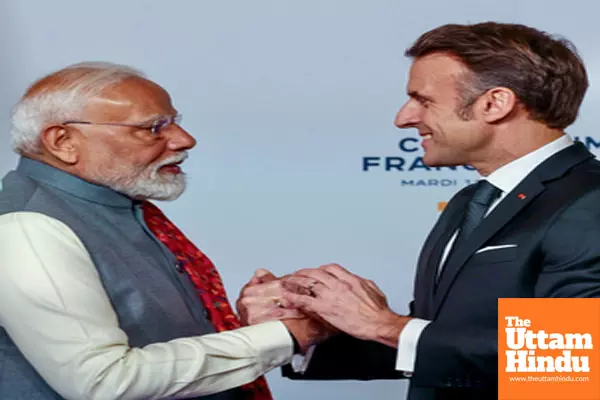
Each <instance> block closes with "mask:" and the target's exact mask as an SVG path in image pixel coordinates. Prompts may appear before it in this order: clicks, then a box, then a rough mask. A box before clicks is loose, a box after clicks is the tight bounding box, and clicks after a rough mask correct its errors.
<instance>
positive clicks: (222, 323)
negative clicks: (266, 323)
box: [142, 201, 273, 400]
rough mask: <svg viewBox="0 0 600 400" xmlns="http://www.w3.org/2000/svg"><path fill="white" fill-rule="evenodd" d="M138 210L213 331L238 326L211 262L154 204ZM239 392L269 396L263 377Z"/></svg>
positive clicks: (254, 398)
mask: <svg viewBox="0 0 600 400" xmlns="http://www.w3.org/2000/svg"><path fill="white" fill-rule="evenodd" d="M142 211H143V213H144V220H145V221H146V224H147V225H148V228H150V230H151V231H152V233H154V235H155V236H156V237H157V238H158V239H159V240H160V241H161V242H162V243H163V244H164V245H165V246H166V247H167V248H168V249H169V250H170V251H171V252H172V253H173V254H174V255H175V257H176V258H177V260H178V261H179V262H180V264H181V266H182V267H183V268H184V270H185V271H186V272H187V274H188V276H189V277H190V279H191V281H192V283H193V284H194V287H195V288H196V293H197V294H198V296H199V297H200V299H201V300H202V304H204V308H205V309H206V311H207V312H208V314H209V318H210V321H211V322H212V323H213V324H214V326H215V328H216V329H217V331H218V332H221V331H226V330H231V329H236V328H239V327H240V326H241V324H240V321H239V319H238V318H237V316H236V315H235V313H234V312H233V309H232V308H231V305H230V304H229V301H227V294H226V293H225V288H224V287H223V281H222V280H221V276H220V275H219V273H218V272H217V269H216V268H215V266H214V265H213V263H212V262H211V261H210V260H209V259H208V257H206V256H205V255H204V254H203V253H202V252H201V251H200V250H199V249H198V248H196V246H194V244H193V243H192V242H191V241H190V240H189V239H188V238H187V237H185V235H184V234H183V233H182V232H181V231H180V230H179V229H178V228H177V227H176V226H175V225H174V224H173V223H172V222H171V221H169V219H168V218H167V217H166V216H165V215H164V214H163V213H162V212H161V211H160V210H159V209H158V207H156V206H155V205H153V204H152V203H150V202H148V201H145V202H143V203H142ZM242 391H243V392H244V394H245V395H246V398H247V399H248V400H272V399H273V397H272V395H271V392H270V391H269V387H268V385H267V381H266V379H265V378H264V377H260V378H258V379H257V380H255V381H254V382H251V383H249V384H247V385H244V386H242Z"/></svg>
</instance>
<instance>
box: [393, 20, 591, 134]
mask: <svg viewBox="0 0 600 400" xmlns="http://www.w3.org/2000/svg"><path fill="white" fill-rule="evenodd" d="M433 53H448V54H449V55H452V56H454V57H457V58H458V59H459V60H460V61H462V63H463V64H464V65H465V66H466V67H467V68H468V69H469V70H470V71H471V74H469V75H470V76H466V77H465V79H461V81H460V88H459V89H460V95H461V99H462V100H463V105H462V107H461V108H462V111H463V112H464V113H465V114H467V115H468V113H469V110H470V106H471V105H472V104H473V103H474V102H475V101H476V100H477V98H478V97H479V96H481V95H482V94H483V93H485V92H486V91H487V90H489V89H492V88H494V87H499V86H502V87H506V88H508V89H511V90H512V91H514V92H515V94H516V96H517V98H518V99H519V101H520V102H521V103H522V104H523V106H524V107H525V109H526V110H527V111H528V112H529V114H530V116H531V118H532V119H533V120H536V121H540V122H543V123H545V124H546V125H547V126H549V127H551V128H556V129H564V128H566V127H567V126H569V125H571V124H572V123H573V122H574V121H575V119H576V118H577V113H578V111H579V107H580V105H581V102H582V101H583V97H584V95H585V92H586V90H587V88H588V77H587V73H586V70H585V66H584V64H583V61H582V60H581V58H580V56H579V55H578V54H577V50H576V49H575V46H574V45H573V44H572V43H571V42H569V41H568V40H566V39H564V38H556V37H553V36H551V35H549V34H548V33H546V32H542V31H539V30H537V29H534V28H531V27H528V26H525V25H518V24H504V23H497V22H484V23H479V24H473V25H458V24H448V25H443V26H440V27H438V28H435V29H433V30H431V31H429V32H426V33H424V34H423V35H421V37H419V38H418V39H417V41H416V42H415V43H414V44H413V45H412V46H411V47H410V48H409V49H407V50H406V53H405V55H406V56H408V57H411V58H415V59H416V58H419V57H423V56H426V55H429V54H433Z"/></svg>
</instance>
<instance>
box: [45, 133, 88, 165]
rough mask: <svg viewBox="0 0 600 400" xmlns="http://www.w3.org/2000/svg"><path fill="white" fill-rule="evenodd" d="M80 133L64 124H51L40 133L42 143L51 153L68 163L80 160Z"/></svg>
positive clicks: (71, 163)
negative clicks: (77, 133)
mask: <svg viewBox="0 0 600 400" xmlns="http://www.w3.org/2000/svg"><path fill="white" fill-rule="evenodd" d="M77 136H78V135H76V133H75V130H73V129H71V128H69V127H65V126H64V125H53V126H49V127H47V128H46V129H44V131H43V132H42V134H41V135H40V140H41V142H42V145H43V146H44V148H45V149H46V151H48V152H49V153H50V154H52V155H53V156H54V157H56V158H58V159H59V160H61V161H62V162H64V163H66V164H70V165H73V164H76V163H77V161H79V146H78V145H79V143H78V137H77Z"/></svg>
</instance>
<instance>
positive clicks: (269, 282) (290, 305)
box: [238, 264, 399, 340]
mask: <svg viewBox="0 0 600 400" xmlns="http://www.w3.org/2000/svg"><path fill="white" fill-rule="evenodd" d="M238 310H239V313H240V317H241V318H242V321H243V322H245V323H249V324H256V323H260V322H264V321H268V320H273V319H280V320H289V319H306V318H310V319H311V320H312V321H313V325H314V324H315V323H319V324H320V325H321V327H322V328H323V329H327V330H328V331H329V332H330V333H331V331H333V330H340V331H343V332H346V333H347V334H349V335H352V336H354V337H357V338H359V339H366V340H377V336H378V334H379V332H378V329H379V328H380V327H381V326H385V325H386V324H387V325H389V324H390V323H391V324H394V323H396V320H395V319H397V318H398V317H399V316H397V315H396V314H394V313H393V312H392V311H391V310H390V309H389V306H388V303H387V299H386V296H385V294H384V293H383V292H382V291H381V290H380V289H379V288H378V287H377V285H376V284H375V283H374V282H372V281H370V280H367V279H364V278H361V277H359V276H357V275H354V274H352V273H351V272H349V271H347V270H346V269H344V268H342V267H341V266H339V265H337V264H328V265H323V266H321V267H319V268H314V269H303V270H299V271H297V272H295V273H293V274H292V275H287V276H284V277H281V278H276V277H275V276H274V275H273V274H271V273H270V272H268V271H266V270H259V271H257V274H255V276H254V277H253V278H252V280H251V281H250V282H249V283H248V284H247V285H246V286H244V288H243V289H242V293H241V296H240V299H239V300H238Z"/></svg>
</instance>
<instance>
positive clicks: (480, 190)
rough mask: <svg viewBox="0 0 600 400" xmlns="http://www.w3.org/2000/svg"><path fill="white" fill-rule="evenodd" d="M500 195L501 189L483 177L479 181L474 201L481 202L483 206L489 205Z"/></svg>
mask: <svg viewBox="0 0 600 400" xmlns="http://www.w3.org/2000/svg"><path fill="white" fill-rule="evenodd" d="M499 195H500V189H498V188H497V187H496V186H494V185H492V184H491V183H489V182H488V181H487V180H485V179H482V180H480V181H479V182H477V189H476V190H475V194H473V199H472V200H471V201H472V202H474V203H477V204H481V205H482V206H489V205H490V204H492V202H493V201H494V200H495V199H496V198H497V197H498V196H499Z"/></svg>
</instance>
